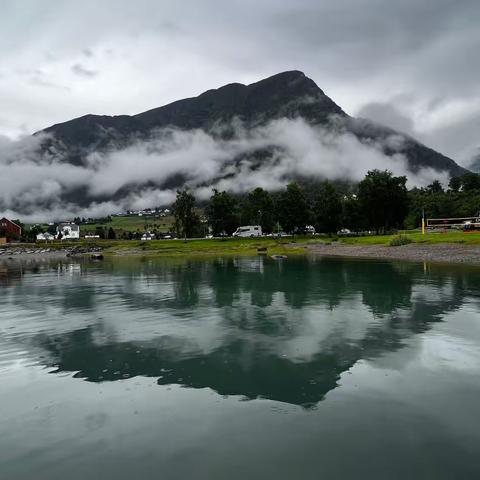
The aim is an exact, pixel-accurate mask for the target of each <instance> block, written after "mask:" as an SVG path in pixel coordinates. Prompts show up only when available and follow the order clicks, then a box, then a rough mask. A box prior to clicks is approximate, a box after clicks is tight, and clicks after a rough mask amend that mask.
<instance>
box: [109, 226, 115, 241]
mask: <svg viewBox="0 0 480 480" xmlns="http://www.w3.org/2000/svg"><path fill="white" fill-rule="evenodd" d="M107 238H108V239H109V240H115V239H116V238H117V235H116V233H115V230H114V229H113V228H112V227H110V228H109V229H108V233H107Z"/></svg>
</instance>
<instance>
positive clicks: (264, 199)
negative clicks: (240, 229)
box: [241, 187, 275, 233]
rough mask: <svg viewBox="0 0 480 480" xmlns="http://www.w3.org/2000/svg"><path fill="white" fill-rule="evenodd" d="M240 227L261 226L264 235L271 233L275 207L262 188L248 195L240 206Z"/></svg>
mask: <svg viewBox="0 0 480 480" xmlns="http://www.w3.org/2000/svg"><path fill="white" fill-rule="evenodd" d="M241 219H242V225H261V227H262V231H263V232H264V233H271V232H272V231H273V227H274V224H275V207H274V204H273V200H272V197H271V196H270V194H269V193H268V192H267V191H266V190H264V189H263V188H260V187H259V188H256V189H255V190H253V191H251V192H250V193H249V194H248V197H247V198H246V200H245V202H244V203H243V205H242V212H241Z"/></svg>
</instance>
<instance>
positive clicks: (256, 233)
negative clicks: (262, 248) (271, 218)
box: [232, 225, 262, 237]
mask: <svg viewBox="0 0 480 480" xmlns="http://www.w3.org/2000/svg"><path fill="white" fill-rule="evenodd" d="M261 236H262V227H261V226H260V225H245V226H243V227H238V228H237V229H236V230H235V231H234V232H233V235H232V237H261Z"/></svg>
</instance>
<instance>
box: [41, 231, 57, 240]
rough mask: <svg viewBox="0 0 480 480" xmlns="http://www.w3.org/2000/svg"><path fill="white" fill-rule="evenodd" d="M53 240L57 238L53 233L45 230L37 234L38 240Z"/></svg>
mask: <svg viewBox="0 0 480 480" xmlns="http://www.w3.org/2000/svg"><path fill="white" fill-rule="evenodd" d="M53 240H55V235H52V234H51V233H48V232H45V233H39V234H37V242H49V241H50V242H51V241H53Z"/></svg>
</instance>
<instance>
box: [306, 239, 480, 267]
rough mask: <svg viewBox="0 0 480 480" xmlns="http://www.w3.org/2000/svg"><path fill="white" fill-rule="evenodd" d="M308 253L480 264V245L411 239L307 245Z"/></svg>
mask: <svg viewBox="0 0 480 480" xmlns="http://www.w3.org/2000/svg"><path fill="white" fill-rule="evenodd" d="M307 250H308V252H309V253H311V254H314V255H321V256H329V257H332V256H338V257H357V258H377V259H389V260H407V261H413V262H424V261H427V262H432V263H462V264H467V265H480V246H470V245H458V244H447V243H445V244H429V245H426V244H419V243H410V244H408V245H402V246H401V247H389V246H384V245H344V244H341V243H332V244H331V245H325V244H316V245H308V246H307Z"/></svg>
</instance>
